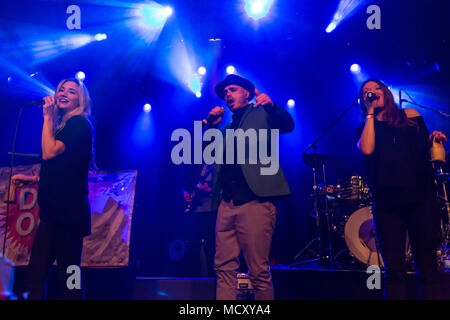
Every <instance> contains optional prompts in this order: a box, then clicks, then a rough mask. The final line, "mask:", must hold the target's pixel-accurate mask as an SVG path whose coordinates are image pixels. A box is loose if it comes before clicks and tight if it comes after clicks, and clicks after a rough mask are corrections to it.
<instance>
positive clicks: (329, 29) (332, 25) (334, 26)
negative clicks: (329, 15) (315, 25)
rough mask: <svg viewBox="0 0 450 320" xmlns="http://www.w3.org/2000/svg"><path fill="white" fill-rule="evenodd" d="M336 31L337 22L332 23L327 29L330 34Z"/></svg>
mask: <svg viewBox="0 0 450 320" xmlns="http://www.w3.org/2000/svg"><path fill="white" fill-rule="evenodd" d="M334 29H336V23H335V22H331V23H330V24H329V25H328V27H327V28H326V30H325V31H326V32H327V33H330V32H333V30H334Z"/></svg>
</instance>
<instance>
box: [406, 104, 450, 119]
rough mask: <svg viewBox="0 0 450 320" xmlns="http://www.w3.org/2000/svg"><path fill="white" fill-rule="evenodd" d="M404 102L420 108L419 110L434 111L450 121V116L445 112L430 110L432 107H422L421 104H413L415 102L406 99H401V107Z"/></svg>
mask: <svg viewBox="0 0 450 320" xmlns="http://www.w3.org/2000/svg"><path fill="white" fill-rule="evenodd" d="M402 102H406V103H410V104H413V105H415V106H418V107H419V108H422V109H425V110H430V111H433V112H435V113H438V114H440V115H441V116H443V117H445V118H447V119H450V114H448V113H445V112H443V111H440V110H436V109H433V108H430V107H426V106H423V105H421V104H418V103H415V102H413V101H409V100H406V99H400V106H401V104H402Z"/></svg>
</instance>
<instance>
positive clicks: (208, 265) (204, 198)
mask: <svg viewBox="0 0 450 320" xmlns="http://www.w3.org/2000/svg"><path fill="white" fill-rule="evenodd" d="M200 167H201V168H200ZM187 169H188V170H189V172H187V175H186V177H187V179H186V180H190V181H186V183H185V185H186V190H189V191H190V192H189V191H186V190H184V200H185V211H184V212H185V219H186V222H187V224H186V231H187V240H188V242H189V243H188V244H189V245H188V256H189V258H190V261H191V267H192V273H193V275H194V276H201V277H214V276H215V273H214V269H213V265H214V253H215V224H216V214H217V211H212V206H211V201H212V186H213V176H214V165H213V164H212V165H207V164H204V165H202V166H194V167H192V166H189V168H187ZM199 169H200V173H199Z"/></svg>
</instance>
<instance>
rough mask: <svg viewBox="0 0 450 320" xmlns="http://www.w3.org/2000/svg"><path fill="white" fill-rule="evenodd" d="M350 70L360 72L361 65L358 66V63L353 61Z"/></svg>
mask: <svg viewBox="0 0 450 320" xmlns="http://www.w3.org/2000/svg"><path fill="white" fill-rule="evenodd" d="M350 71H351V72H352V73H359V72H361V67H360V65H359V64H357V63H354V64H352V65H351V67H350Z"/></svg>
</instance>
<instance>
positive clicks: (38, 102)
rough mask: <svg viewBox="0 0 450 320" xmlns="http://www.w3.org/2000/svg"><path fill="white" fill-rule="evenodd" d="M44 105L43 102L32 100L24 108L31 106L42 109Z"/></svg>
mask: <svg viewBox="0 0 450 320" xmlns="http://www.w3.org/2000/svg"><path fill="white" fill-rule="evenodd" d="M44 104H45V101H44V100H33V101H31V102H28V103H27V104H26V105H25V106H27V107H31V106H38V107H42V106H43V105H44Z"/></svg>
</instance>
